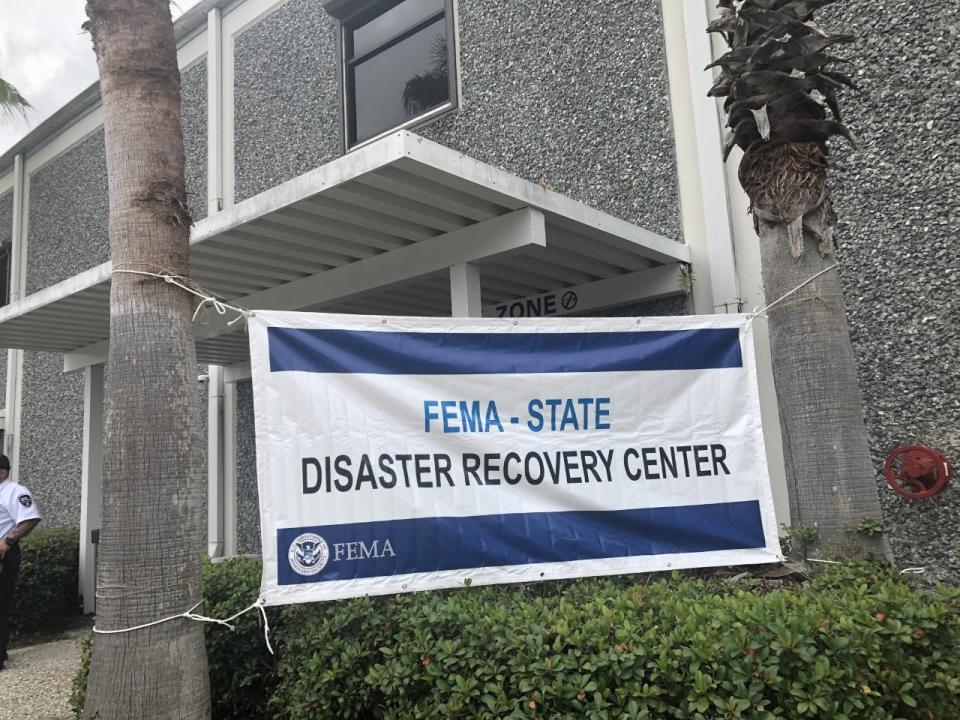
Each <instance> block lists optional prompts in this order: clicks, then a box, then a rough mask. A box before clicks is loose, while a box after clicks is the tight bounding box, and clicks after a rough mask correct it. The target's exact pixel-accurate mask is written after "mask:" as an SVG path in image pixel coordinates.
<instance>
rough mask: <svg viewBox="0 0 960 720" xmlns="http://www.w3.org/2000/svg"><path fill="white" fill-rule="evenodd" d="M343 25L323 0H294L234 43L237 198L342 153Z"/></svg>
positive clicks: (246, 195) (235, 192) (278, 182)
mask: <svg viewBox="0 0 960 720" xmlns="http://www.w3.org/2000/svg"><path fill="white" fill-rule="evenodd" d="M337 52H338V51H337V32H336V23H335V22H334V20H333V19H331V18H330V16H329V15H327V14H326V12H324V10H323V8H322V6H321V3H320V2H318V1H317V0H290V2H288V3H286V4H284V5H283V6H281V7H280V8H279V9H278V10H276V11H274V12H272V13H271V14H269V15H267V16H266V17H265V18H264V19H262V20H260V21H259V22H258V23H256V24H254V25H252V26H251V27H250V28H248V29H247V30H245V31H244V32H243V33H241V34H240V35H239V36H238V37H237V38H236V40H235V44H234V68H235V69H234V73H235V76H234V78H235V79H234V106H235V109H234V117H235V121H234V127H235V131H234V164H235V166H234V200H235V202H240V201H241V200H244V199H246V198H248V197H252V196H253V195H256V194H257V193H259V192H263V191H264V190H266V189H268V188H271V187H273V186H275V185H278V184H280V183H282V182H284V181H286V180H289V179H291V178H294V177H296V176H297V175H301V174H302V173H304V172H306V171H307V170H311V169H313V168H315V167H317V166H319V165H323V164H324V163H326V162H328V161H330V160H332V159H334V158H335V157H337V156H338V155H339V154H340V153H341V152H342V142H341V140H340V137H341V135H342V132H343V130H342V125H341V121H340V112H341V110H340V106H341V102H340V86H339V82H338V80H337V68H338V66H337Z"/></svg>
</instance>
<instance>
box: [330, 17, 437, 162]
mask: <svg viewBox="0 0 960 720" xmlns="http://www.w3.org/2000/svg"><path fill="white" fill-rule="evenodd" d="M446 2H447V0H406V1H405V2H402V3H400V4H398V5H395V6H393V7H392V8H390V9H389V10H387V11H386V12H385V13H383V14H382V15H379V16H377V17H375V18H374V19H372V20H367V21H366V22H364V23H363V24H362V25H360V26H358V27H357V28H354V29H350V28H348V29H347V31H346V32H347V38H346V40H347V43H346V50H347V122H348V136H349V143H350V144H351V145H352V144H354V143H358V142H363V141H364V140H369V139H370V138H372V137H374V136H376V135H379V134H380V133H382V132H384V131H387V130H389V129H391V128H394V127H397V126H399V125H403V124H404V123H405V122H407V121H408V120H411V119H413V118H416V117H418V116H420V115H423V114H424V113H427V112H429V111H430V110H433V109H434V108H437V107H439V106H441V105H444V104H445V103H448V102H450V99H451V75H450V63H451V57H452V52H451V48H450V44H449V40H448V37H447V34H448V20H449V18H448V17H447V14H446Z"/></svg>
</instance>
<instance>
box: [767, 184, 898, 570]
mask: <svg viewBox="0 0 960 720" xmlns="http://www.w3.org/2000/svg"><path fill="white" fill-rule="evenodd" d="M827 202H829V200H827ZM757 225H758V232H759V235H760V257H761V265H762V272H763V286H764V291H765V294H766V299H767V302H768V303H769V302H773V301H774V300H776V299H777V298H780V297H781V296H783V295H785V294H786V293H788V292H790V291H791V290H792V289H794V288H796V287H797V286H798V285H800V284H801V283H803V282H804V281H805V280H807V279H809V278H811V277H813V276H814V275H816V274H817V273H820V272H822V271H824V270H826V269H827V268H829V267H830V266H831V265H835V264H836V259H835V258H834V257H833V255H832V254H828V255H825V256H824V255H821V253H820V252H819V247H818V241H817V240H816V239H814V238H813V237H811V236H809V235H808V234H807V233H804V235H805V236H806V237H805V238H804V240H803V242H804V243H805V246H804V247H803V248H802V251H803V252H802V254H801V255H800V257H799V258H796V257H794V254H793V253H791V252H790V250H789V248H790V233H789V231H788V225H787V224H785V223H775V222H767V221H764V220H758V223H757ZM768 317H769V327H770V346H771V354H772V359H773V376H774V381H775V383H776V388H777V400H778V402H779V404H780V424H781V430H782V432H783V442H784V454H785V458H786V472H787V483H788V487H789V489H790V514H791V516H792V519H793V524H794V525H802V526H804V527H816V528H817V531H818V532H817V545H819V546H820V547H821V548H822V549H824V550H826V551H828V552H830V553H840V554H849V553H854V554H856V553H860V552H863V551H864V550H873V551H879V550H882V546H881V543H880V541H879V540H875V541H870V540H868V539H866V538H863V537H862V536H858V535H856V534H854V533H851V532H850V526H852V525H856V524H857V522H858V521H859V520H860V519H861V518H863V517H870V518H874V519H877V520H879V519H880V517H881V514H880V502H879V498H878V496H877V483H876V472H875V470H874V468H873V463H872V461H871V459H870V454H869V451H868V447H869V445H868V442H867V436H866V429H865V427H864V423H863V414H862V407H863V402H862V399H861V396H860V387H859V385H858V383H857V368H856V363H855V361H854V357H853V348H852V346H851V343H850V335H849V331H848V328H847V317H846V310H845V308H844V303H843V295H842V291H841V287H840V275H839V273H838V271H837V269H836V268H833V269H832V270H827V271H826V272H825V273H824V274H823V275H820V277H818V278H817V279H816V280H814V281H813V282H811V283H809V284H807V285H805V286H804V287H802V288H801V289H800V290H798V291H797V292H795V293H793V294H792V295H790V296H789V297H788V298H786V299H785V300H784V301H783V302H781V303H779V304H778V305H776V306H774V307H772V308H771V309H770V310H769V311H768Z"/></svg>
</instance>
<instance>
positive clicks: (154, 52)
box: [85, 0, 210, 720]
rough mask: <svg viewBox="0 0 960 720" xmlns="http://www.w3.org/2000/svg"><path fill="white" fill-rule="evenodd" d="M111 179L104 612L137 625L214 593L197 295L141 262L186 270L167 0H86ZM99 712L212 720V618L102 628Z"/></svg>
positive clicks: (90, 697)
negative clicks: (205, 576) (206, 631)
mask: <svg viewBox="0 0 960 720" xmlns="http://www.w3.org/2000/svg"><path fill="white" fill-rule="evenodd" d="M86 10H87V17H88V18H89V20H88V22H87V23H86V24H85V28H86V29H88V30H89V31H90V33H91V35H92V36H93V45H94V50H95V51H96V55H97V65H98V67H99V70H100V93H101V97H102V100H103V118H104V136H105V139H106V155H107V179H108V185H109V192H110V223H109V236H110V257H111V260H112V263H113V271H114V275H113V284H112V288H111V293H110V353H109V358H108V366H107V388H106V404H107V407H106V427H105V433H104V453H103V524H102V528H101V532H100V546H99V556H98V572H97V627H98V629H101V630H126V629H128V628H132V627H135V626H139V625H143V624H148V623H152V622H154V621H156V620H160V619H163V618H166V617H170V616H175V615H179V614H181V613H183V612H185V611H187V610H189V609H191V608H192V607H194V606H195V605H197V604H198V603H199V601H200V598H201V592H202V588H201V559H202V557H203V552H204V550H205V531H204V527H205V525H204V521H205V512H204V511H203V507H204V495H205V492H206V487H205V482H204V468H202V467H201V463H200V458H201V455H200V449H201V445H200V443H201V436H200V408H199V396H198V393H197V361H196V351H195V348H194V341H193V332H192V326H191V312H192V309H193V308H192V305H193V303H192V298H191V296H190V295H188V294H187V293H185V292H184V291H182V290H181V289H180V288H178V287H176V286H175V285H173V284H171V283H167V282H164V281H163V280H162V279H159V278H156V277H150V276H145V275H137V274H132V273H131V272H130V271H134V272H146V273H155V274H158V273H169V274H171V275H178V276H186V275H187V273H188V264H187V259H188V238H189V232H190V224H191V219H190V216H189V214H188V212H187V201H186V190H185V181H184V150H183V132H182V129H181V126H180V73H179V69H178V67H177V48H176V41H175V38H174V32H173V22H172V19H171V17H170V7H169V0H88V1H87V5H86ZM85 715H86V717H89V718H102V719H103V720H106V719H107V718H110V719H111V720H118V719H120V718H131V719H132V718H151V719H152V720H167V719H168V720H173V719H174V718H176V719H177V720H207V719H208V718H209V717H210V690H209V679H208V673H207V658H206V650H205V647H204V638H203V628H202V626H201V625H200V623H196V622H191V621H188V620H186V619H182V618H181V619H177V620H173V621H170V622H164V623H162V624H159V625H153V626H151V627H148V628H145V629H139V630H133V631H130V632H120V633H117V634H100V635H97V636H96V640H95V643H94V649H93V658H92V662H91V666H90V678H89V684H88V693H87V699H86V707H85Z"/></svg>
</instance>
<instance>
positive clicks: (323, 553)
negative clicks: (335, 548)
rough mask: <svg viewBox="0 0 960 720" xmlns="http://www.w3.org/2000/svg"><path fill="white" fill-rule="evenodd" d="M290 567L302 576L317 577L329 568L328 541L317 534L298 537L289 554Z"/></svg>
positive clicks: (291, 545) (304, 534)
mask: <svg viewBox="0 0 960 720" xmlns="http://www.w3.org/2000/svg"><path fill="white" fill-rule="evenodd" d="M287 559H288V560H289V561H290V567H291V568H293V571H294V572H296V573H299V574H300V575H307V576H310V575H316V574H317V573H318V572H320V571H321V570H323V569H324V568H325V567H326V566H327V561H328V560H329V559H330V548H328V547H327V541H326V540H324V539H323V538H322V537H320V536H319V535H317V534H316V533H303V534H302V535H297V537H295V538H294V539H293V542H292V543H290V550H289V552H288V553H287Z"/></svg>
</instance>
